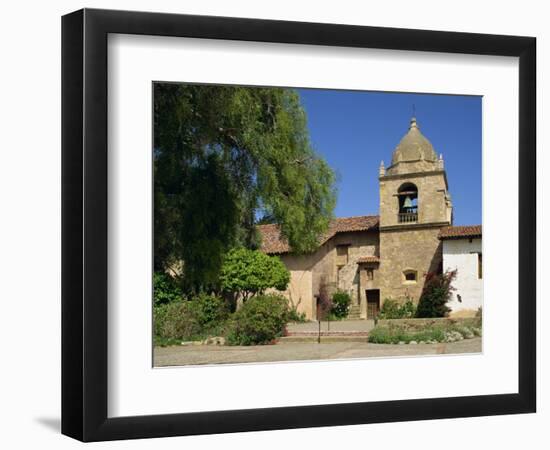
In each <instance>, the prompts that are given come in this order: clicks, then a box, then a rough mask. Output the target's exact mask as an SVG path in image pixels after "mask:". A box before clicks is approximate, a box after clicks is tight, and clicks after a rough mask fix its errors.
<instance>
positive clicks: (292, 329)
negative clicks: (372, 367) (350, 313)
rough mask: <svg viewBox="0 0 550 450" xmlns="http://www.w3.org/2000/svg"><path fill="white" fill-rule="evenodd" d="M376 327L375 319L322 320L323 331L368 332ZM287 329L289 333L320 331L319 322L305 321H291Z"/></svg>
mask: <svg viewBox="0 0 550 450" xmlns="http://www.w3.org/2000/svg"><path fill="white" fill-rule="evenodd" d="M373 328H374V320H337V321H330V322H327V321H322V322H321V331H322V332H325V331H331V332H332V331H334V332H342V331H346V332H353V331H360V332H368V331H370V330H372V329H373ZM287 331H288V333H289V334H293V333H302V332H303V333H311V332H315V333H316V332H318V331H319V322H305V323H289V324H288V325H287Z"/></svg>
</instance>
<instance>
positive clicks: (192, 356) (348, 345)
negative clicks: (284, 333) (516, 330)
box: [154, 338, 481, 367]
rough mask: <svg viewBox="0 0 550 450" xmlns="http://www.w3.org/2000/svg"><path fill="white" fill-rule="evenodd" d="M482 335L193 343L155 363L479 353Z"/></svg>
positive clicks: (157, 354) (163, 350) (158, 355)
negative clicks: (399, 340)
mask: <svg viewBox="0 0 550 450" xmlns="http://www.w3.org/2000/svg"><path fill="white" fill-rule="evenodd" d="M480 352H481V338H474V339H465V340H463V341H458V342H452V343H448V344H444V343H439V344H417V345H391V344H371V343H367V342H333V343H321V344H317V343H311V342H304V343H301V342H300V343H299V342H293V343H287V344H283V343H281V344H277V345H258V346H250V347H230V346H215V345H192V346H173V347H156V348H155V351H154V365H155V366H157V367H159V366H184V365H198V364H240V363H250V362H276V361H300V360H302V361H303V360H326V359H347V358H376V357H395V356H417V355H438V354H459V353H480Z"/></svg>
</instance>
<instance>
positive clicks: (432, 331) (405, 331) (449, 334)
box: [368, 319, 481, 344]
mask: <svg viewBox="0 0 550 450" xmlns="http://www.w3.org/2000/svg"><path fill="white" fill-rule="evenodd" d="M475 336H481V321H480V320H478V319H472V320H461V321H453V320H450V321H444V322H436V321H429V322H425V321H419V322H418V323H417V322H416V321H415V319H411V320H410V321H407V322H403V323H399V324H393V323H390V324H389V325H377V326H376V327H374V328H373V329H372V330H371V331H369V338H368V339H369V342H372V343H374V344H399V343H400V342H404V343H406V344H408V343H410V342H411V341H415V342H416V343H420V342H424V343H430V342H431V343H433V342H454V341H458V340H462V339H471V338H473V337H475Z"/></svg>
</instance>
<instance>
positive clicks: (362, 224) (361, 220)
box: [258, 216, 379, 254]
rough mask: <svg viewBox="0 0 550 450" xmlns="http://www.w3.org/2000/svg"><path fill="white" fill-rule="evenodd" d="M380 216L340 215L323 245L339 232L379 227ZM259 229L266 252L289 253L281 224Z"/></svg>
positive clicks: (329, 230) (325, 235) (331, 223)
mask: <svg viewBox="0 0 550 450" xmlns="http://www.w3.org/2000/svg"><path fill="white" fill-rule="evenodd" d="M378 222H379V217H378V216H356V217H340V218H337V219H334V220H332V221H331V222H330V225H329V228H328V230H327V232H326V233H325V234H324V235H323V236H322V237H321V239H320V240H319V245H320V246H321V245H323V244H324V243H325V242H327V241H328V240H329V239H330V238H332V237H333V236H335V235H336V234H337V233H346V232H350V231H366V230H371V229H376V228H378ZM258 230H259V231H260V234H261V235H262V248H261V250H262V251H263V252H265V253H271V254H273V253H288V252H290V250H291V249H290V247H289V245H288V242H287V241H286V239H283V238H282V237H281V232H280V229H279V225H259V226H258Z"/></svg>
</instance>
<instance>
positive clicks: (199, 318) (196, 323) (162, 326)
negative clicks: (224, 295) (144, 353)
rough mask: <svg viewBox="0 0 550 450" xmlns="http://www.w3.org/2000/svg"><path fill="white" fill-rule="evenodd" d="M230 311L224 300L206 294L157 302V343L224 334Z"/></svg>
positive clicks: (154, 314)
mask: <svg viewBox="0 0 550 450" xmlns="http://www.w3.org/2000/svg"><path fill="white" fill-rule="evenodd" d="M228 315H229V313H228V310H227V306H226V304H225V302H224V300H222V299H220V298H218V297H215V296H211V295H206V294H199V295H198V296H196V297H194V298H192V299H191V300H181V299H180V300H178V301H173V302H171V303H166V304H163V305H159V306H156V307H155V308H154V310H153V318H154V332H155V344H157V345H169V344H175V343H178V342H181V341H183V340H186V341H191V340H199V339H204V338H206V337H208V336H214V335H221V334H224V332H225V326H226V321H227V317H228Z"/></svg>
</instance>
